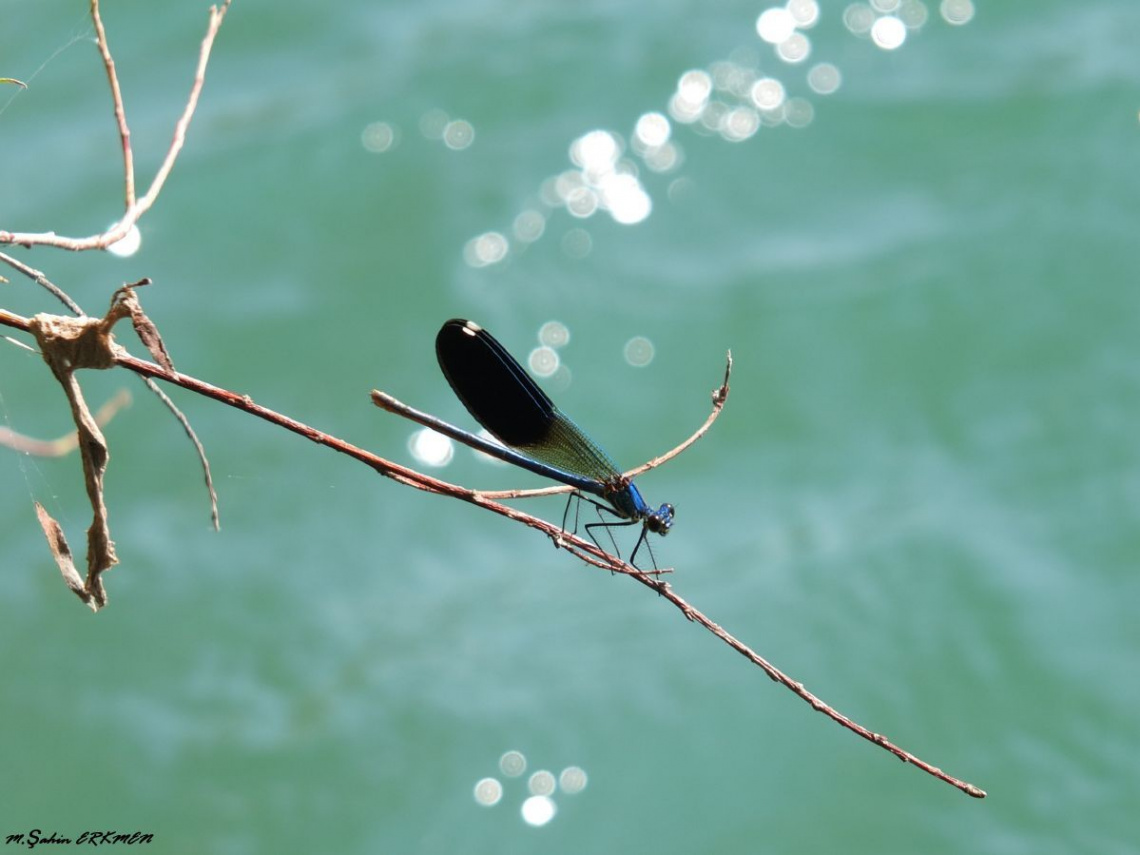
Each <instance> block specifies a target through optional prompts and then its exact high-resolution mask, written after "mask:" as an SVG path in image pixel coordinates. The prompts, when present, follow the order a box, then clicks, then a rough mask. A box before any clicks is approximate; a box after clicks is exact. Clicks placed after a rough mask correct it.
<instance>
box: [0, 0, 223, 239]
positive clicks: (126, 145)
mask: <svg viewBox="0 0 1140 855" xmlns="http://www.w3.org/2000/svg"><path fill="white" fill-rule="evenodd" d="M230 2H231V0H225V2H223V3H222V5H221V6H220V7H219V6H211V7H210V20H209V23H208V25H207V27H206V35H205V37H204V38H203V39H202V45H201V47H200V48H199V50H198V66H197V68H196V70H195V73H194V81H193V83H192V84H191V86H190V96H189V98H187V101H186V107H185V108H184V109H183V111H182V115H181V117H179V119H178V122H177V123H176V124H175V126H174V138H173V139H172V140H171V142H170V148H169V149H168V150H167V152H166V157H165V158H164V159H163V161H162V165H161V166H160V167H159V168H158V172H157V173H155V176H154V179H153V180H152V181H151V185H150V188H149V189H148V190H147V192H146V195H144V196H143V197H142V198H141V199H135V187H134V181H135V179H134V166H133V155H132V154H131V148H130V129H129V128H128V127H127V125H126V114H125V112H124V110H123V106H122V95H121V93H120V92H119V89H118V79H117V76H116V72H115V65H114V61H113V59H112V58H111V54H110V50H109V49H108V48H107V40H106V34H105V33H104V32H103V25H102V22H101V21H100V20H99V18H98V8H99V4H98V0H92V2H91V7H92V15H93V17H94V18H95V21H96V34H97V35H96V40H97V42H98V44H99V52H100V54H102V55H103V62H104V65H106V67H107V76H108V79H109V80H110V82H111V90H112V93H111V94H112V99H113V100H114V103H115V117H116V121H117V123H118V126H119V136H120V139H121V140H122V145H123V164H124V170H125V172H126V175H125V178H124V181H125V185H126V189H125V195H126V199H127V209H126V212H125V213H124V214H123V216H122V218H121V219H120V220H119V221H118V222H117V223H115V224H114V225H113V226H111V228H109V229H107V230H106V231H105V232H102V233H101V234H96V235H91V236H89V237H84V238H72V237H64V236H63V235H58V234H56V233H55V232H6V231H0V244H15V245H17V246H25V247H31V246H54V247H56V248H58V249H67V250H71V251H73V252H80V251H83V250H88V249H106V248H107V247H108V246H110V245H111V244H113V243H117V242H118V241H120V240H122V239H123V238H124V237H126V236H127V234H128V233H129V232H130V230H131V229H132V228H133V227H134V226H135V225H136V224H137V223H138V221H139V218H140V217H142V215H143V214H145V213H146V212H147V210H149V209H150V207H151V205H153V204H154V202H155V199H157V198H158V194H159V192H160V191H161V190H162V185H163V184H164V183H165V182H166V178H167V176H169V175H170V171H171V170H172V169H173V168H174V162H175V160H177V159H178V154H179V152H181V151H182V146H183V144H184V143H185V142H186V131H187V129H188V128H189V126H190V120H191V119H192V118H193V116H194V109H195V108H196V107H197V105H198V96H199V94H200V93H201V91H202V85H203V84H204V83H205V81H206V65H207V64H208V63H209V59H210V51H211V49H212V48H213V46H214V39H215V37H216V36H217V34H218V29H219V28H220V27H221V25H222V21H223V20H224V19H225V16H226V12H227V11H228V10H229V8H230Z"/></svg>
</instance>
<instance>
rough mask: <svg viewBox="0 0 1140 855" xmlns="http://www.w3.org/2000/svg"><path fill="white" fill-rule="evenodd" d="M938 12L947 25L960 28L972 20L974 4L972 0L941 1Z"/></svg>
mask: <svg viewBox="0 0 1140 855" xmlns="http://www.w3.org/2000/svg"><path fill="white" fill-rule="evenodd" d="M938 12H939V14H941V15H942V20H944V21H945V22H946V23H947V24H953V25H954V26H961V25H962V24H968V23H970V21H972V20H973V18H974V4H973V2H972V0H942V5H941V6H939V7H938Z"/></svg>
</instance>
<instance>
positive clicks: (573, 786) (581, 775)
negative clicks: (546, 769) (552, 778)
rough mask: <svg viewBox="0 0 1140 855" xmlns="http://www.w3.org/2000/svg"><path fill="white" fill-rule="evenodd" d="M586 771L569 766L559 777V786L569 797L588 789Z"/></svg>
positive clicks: (578, 767)
mask: <svg viewBox="0 0 1140 855" xmlns="http://www.w3.org/2000/svg"><path fill="white" fill-rule="evenodd" d="M587 780H588V779H587V777H586V770H585V769H583V768H581V767H580V766H567V767H566V768H565V769H563V770H562V773H561V774H560V775H559V776H558V786H560V787H561V788H562V792H564V793H567V794H568V795H574V794H575V793H580V792H582V790H584V789H586V783H587Z"/></svg>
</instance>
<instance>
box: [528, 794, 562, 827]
mask: <svg viewBox="0 0 1140 855" xmlns="http://www.w3.org/2000/svg"><path fill="white" fill-rule="evenodd" d="M521 813H522V818H523V822H525V823H526V824H527V825H534V826H539V825H546V824H547V823H548V822H550V820H552V819H554V815H555V814H556V813H558V805H556V804H555V803H554V800H553V799H551V798H550V797H549V796H531V797H530V798H529V799H527V800H526V801H525V802H523V805H522V809H521Z"/></svg>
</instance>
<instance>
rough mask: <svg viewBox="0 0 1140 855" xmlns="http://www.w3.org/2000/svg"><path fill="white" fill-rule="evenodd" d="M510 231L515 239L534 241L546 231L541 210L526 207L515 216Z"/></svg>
mask: <svg viewBox="0 0 1140 855" xmlns="http://www.w3.org/2000/svg"><path fill="white" fill-rule="evenodd" d="M511 231H512V232H513V233H514V236H515V240H518V241H521V242H522V243H534V242H535V241H536V240H538V239H539V238H540V237H542V233H543V232H544V231H546V217H544V216H543V215H542V212H541V211H535V210H534V209H528V210H526V211H523V212H522V213H521V214H519V215H518V216H517V217H515V221H514V224H513V225H512V226H511Z"/></svg>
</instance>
